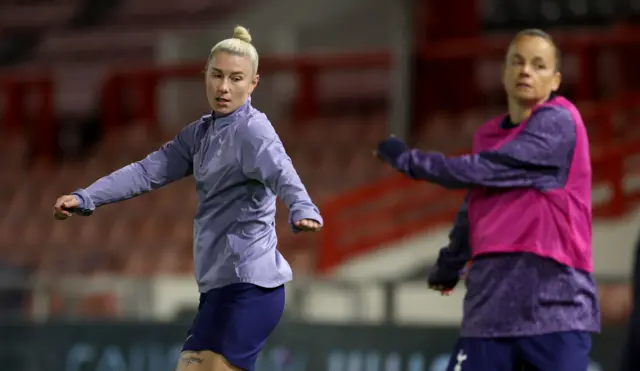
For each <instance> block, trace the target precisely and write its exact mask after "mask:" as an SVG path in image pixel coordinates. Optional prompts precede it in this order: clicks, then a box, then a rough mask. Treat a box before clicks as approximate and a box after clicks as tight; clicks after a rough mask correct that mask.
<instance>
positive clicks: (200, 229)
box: [54, 26, 323, 371]
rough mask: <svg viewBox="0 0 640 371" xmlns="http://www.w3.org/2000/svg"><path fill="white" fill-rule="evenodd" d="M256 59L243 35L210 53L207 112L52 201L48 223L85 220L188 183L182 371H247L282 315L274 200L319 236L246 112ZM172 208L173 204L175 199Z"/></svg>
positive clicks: (258, 117) (287, 173)
mask: <svg viewBox="0 0 640 371" xmlns="http://www.w3.org/2000/svg"><path fill="white" fill-rule="evenodd" d="M258 81H259V75H258V53H257V51H256V49H255V47H254V46H253V45H252V44H251V36H250V34H249V32H248V31H247V30H246V29H245V28H244V27H240V26H238V27H236V28H235V30H234V36H233V38H230V39H226V40H223V41H220V42H219V43H218V44H216V45H215V46H214V47H213V48H212V49H211V52H210V54H209V59H208V61H207V66H206V76H205V84H206V92H207V99H208V101H209V104H210V105H211V108H212V113H211V114H210V115H206V116H203V117H201V118H200V119H198V120H197V121H195V122H193V123H191V124H190V125H188V126H187V127H185V128H184V129H183V130H182V131H181V132H180V133H178V135H177V136H176V137H175V138H174V139H173V140H172V141H170V142H168V143H166V144H165V145H164V146H162V148H160V149H159V150H158V151H156V152H153V153H151V154H150V155H148V156H147V157H146V158H145V159H143V160H141V161H138V162H135V163H133V164H130V165H128V166H125V167H123V168H122V169H120V170H117V171H115V172H114V173H112V174H110V175H107V176H105V177H104V178H101V179H99V180H98V181H96V182H95V183H93V184H92V185H90V186H89V187H87V188H85V189H79V190H77V191H76V192H73V193H72V194H70V195H66V196H62V197H60V198H58V200H57V201H56V204H55V207H54V216H55V217H56V219H59V220H64V219H66V218H68V217H70V216H71V215H72V214H73V213H77V214H80V215H90V214H91V213H92V212H93V211H94V210H95V209H96V208H97V207H99V206H102V205H106V204H109V203H112V202H118V201H122V200H126V199H129V198H132V197H135V196H138V195H140V194H142V193H145V192H148V191H151V190H154V189H157V188H160V187H162V186H164V185H167V184H169V183H171V182H173V181H176V180H179V179H181V178H184V177H186V176H190V175H193V176H194V177H195V181H196V191H197V192H198V200H199V204H198V208H197V212H196V216H195V219H194V264H195V275H196V279H197V282H198V288H199V291H200V305H199V307H198V314H197V316H196V318H195V319H194V321H193V325H192V327H191V329H190V330H189V331H188V335H187V338H186V342H185V345H184V348H183V352H182V354H181V357H180V361H179V364H178V368H177V369H178V370H181V371H205V370H206V371H226V370H253V369H254V367H255V362H256V358H257V356H258V353H259V352H260V351H261V349H262V347H263V345H264V342H265V341H266V339H267V337H268V336H269V335H270V334H271V332H272V331H273V329H274V328H275V327H276V325H277V324H278V322H279V321H280V317H281V315H282V312H283V310H284V303H285V292H284V283H285V282H287V281H290V280H291V279H292V273H291V268H290V267H289V264H288V263H287V261H286V260H285V259H284V258H283V257H282V255H281V254H280V253H279V252H278V250H277V244H278V242H277V237H276V232H275V214H276V196H279V197H280V198H281V199H282V200H283V201H284V202H285V204H286V205H287V206H288V207H289V222H290V223H291V226H292V228H293V231H294V232H299V231H318V230H320V228H321V227H322V223H323V221H322V217H321V216H320V213H319V210H318V208H317V207H316V206H315V205H314V204H313V202H312V201H311V198H310V197H309V194H308V193H307V191H306V189H305V187H304V185H303V184H302V182H301V180H300V177H299V176H298V174H297V173H296V170H295V169H294V167H293V164H292V163H291V159H290V158H289V156H288V155H287V153H286V152H285V150H284V147H283V145H282V142H281V141H280V139H279V137H278V135H277V134H276V132H275V130H274V128H273V126H272V125H271V123H270V122H269V120H268V118H267V117H266V116H265V115H264V114H263V113H262V112H260V111H258V110H256V109H255V108H253V107H252V105H251V97H250V96H251V93H252V92H253V90H254V89H255V88H256V86H257V85H258ZM176 196H177V198H178V199H177V200H176V202H180V196H179V195H176Z"/></svg>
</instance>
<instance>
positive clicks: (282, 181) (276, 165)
mask: <svg viewBox="0 0 640 371" xmlns="http://www.w3.org/2000/svg"><path fill="white" fill-rule="evenodd" d="M238 134H239V135H240V137H241V143H242V144H241V150H240V159H239V160H240V163H241V165H242V171H243V172H244V174H245V175H246V176H247V177H248V178H250V179H255V180H258V181H260V182H262V183H264V184H265V185H266V186H267V187H269V188H270V189H271V190H272V191H273V192H274V193H275V194H277V195H278V197H280V199H281V200H282V201H283V202H284V203H285V204H286V205H287V207H288V208H289V223H290V224H291V226H292V228H293V230H294V232H299V231H300V228H298V227H297V226H296V224H297V223H299V222H301V221H303V220H313V221H315V222H317V223H318V224H320V225H322V223H323V220H322V217H321V216H320V211H319V210H318V208H317V207H316V205H314V204H313V202H312V201H311V197H309V194H308V193H307V190H306V189H305V187H304V184H302V181H301V180H300V177H299V176H298V173H297V172H296V170H295V168H294V167H293V163H292V162H291V158H290V157H289V156H288V155H287V153H286V152H285V150H284V146H283V145H282V142H281V141H280V138H279V137H278V135H277V134H276V132H275V130H274V129H273V126H271V123H269V122H268V121H266V120H257V119H254V120H252V121H250V122H249V123H247V125H243V126H242V127H240V128H239V129H238Z"/></svg>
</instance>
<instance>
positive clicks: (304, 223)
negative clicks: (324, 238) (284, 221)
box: [295, 219, 322, 232]
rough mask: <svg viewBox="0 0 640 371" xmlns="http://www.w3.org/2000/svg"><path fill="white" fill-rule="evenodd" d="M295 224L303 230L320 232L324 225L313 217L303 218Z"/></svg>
mask: <svg viewBox="0 0 640 371" xmlns="http://www.w3.org/2000/svg"><path fill="white" fill-rule="evenodd" d="M295 226H296V227H297V228H298V229H300V230H301V231H303V232H318V231H319V230H320V229H322V225H321V224H320V223H318V222H316V221H315V220H312V219H302V220H300V221H298V222H296V223H295Z"/></svg>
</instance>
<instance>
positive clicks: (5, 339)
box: [0, 323, 623, 371]
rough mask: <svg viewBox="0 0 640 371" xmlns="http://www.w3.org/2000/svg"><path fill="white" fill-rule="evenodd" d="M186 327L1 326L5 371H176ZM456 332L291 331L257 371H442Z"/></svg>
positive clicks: (601, 363)
mask: <svg viewBox="0 0 640 371" xmlns="http://www.w3.org/2000/svg"><path fill="white" fill-rule="evenodd" d="M186 328H187V325H177V324H172V325H164V324H140V323H135V324H123V323H91V324H86V323H85V324H82V323H78V324H46V325H40V326H33V325H4V326H3V325H0V369H2V370H3V371H173V370H174V369H175V364H176V360H177V357H178V354H179V353H180V348H181V345H182V341H183V340H184V337H185V330H186ZM456 335H457V330H456V329H454V328H435V327H395V326H394V327H390V326H318V325H297V324H296V325H294V324H286V325H282V326H280V327H279V328H278V330H277V331H276V333H275V334H274V336H273V338H272V339H271V341H270V342H269V345H268V347H267V348H266V349H265V351H264V353H263V355H262V357H261V359H260V362H259V366H258V371H443V370H444V369H445V366H446V362H447V359H448V353H449V352H450V351H451V347H452V346H453V344H454V342H455V340H456ZM622 339H623V333H622V331H621V330H619V329H608V330H606V331H604V332H603V333H602V334H601V335H596V336H594V349H593V352H592V359H593V364H592V367H591V369H590V371H600V370H602V371H604V370H616V369H617V368H618V367H617V363H618V357H619V353H620V347H621V343H622Z"/></svg>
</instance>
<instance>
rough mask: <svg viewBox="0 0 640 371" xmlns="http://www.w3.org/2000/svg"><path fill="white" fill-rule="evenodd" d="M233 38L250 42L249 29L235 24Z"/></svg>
mask: <svg viewBox="0 0 640 371" xmlns="http://www.w3.org/2000/svg"><path fill="white" fill-rule="evenodd" d="M233 38H234V39H239V40H242V41H244V42H246V43H251V34H250V33H249V30H247V29H246V28H244V27H242V26H236V27H235V28H234V29H233Z"/></svg>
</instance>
